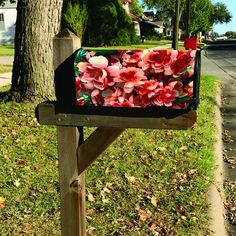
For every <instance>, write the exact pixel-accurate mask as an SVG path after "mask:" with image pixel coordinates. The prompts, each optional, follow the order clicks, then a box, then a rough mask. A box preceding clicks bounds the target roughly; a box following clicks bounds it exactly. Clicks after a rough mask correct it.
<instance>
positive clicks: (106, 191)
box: [103, 187, 111, 193]
mask: <svg viewBox="0 0 236 236" xmlns="http://www.w3.org/2000/svg"><path fill="white" fill-rule="evenodd" d="M103 191H104V192H105V193H111V190H110V189H109V188H107V187H104V188H103Z"/></svg>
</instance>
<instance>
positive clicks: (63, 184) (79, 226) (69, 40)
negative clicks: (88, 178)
mask: <svg viewBox="0 0 236 236" xmlns="http://www.w3.org/2000/svg"><path fill="white" fill-rule="evenodd" d="M80 47H81V42H80V39H79V38H78V37H77V36H76V35H74V34H73V33H71V32H70V31H69V30H67V29H65V30H63V31H62V32H61V33H59V34H58V35H57V36H56V37H55V38H54V40H53V51H54V68H55V69H56V68H57V67H58V66H59V65H60V64H61V63H62V62H63V61H64V60H65V59H66V58H67V57H69V56H70V55H71V54H73V53H74V51H75V50H76V49H78V48H80ZM65 79H66V78H65ZM82 132H83V129H80V132H79V129H78V128H77V127H73V126H71V127H67V126H57V141H58V156H59V181H60V194H61V196H60V198H61V222H62V223H61V224H62V226H61V227H62V231H61V232H62V235H63V236H74V235H76V236H77V235H78V236H84V235H85V234H86V231H85V181H84V180H85V176H84V175H85V174H84V172H82V173H81V174H80V175H79V176H78V163H77V148H78V146H79V143H82V142H83V140H81V138H83V134H82Z"/></svg>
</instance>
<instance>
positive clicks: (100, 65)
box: [77, 56, 120, 90]
mask: <svg viewBox="0 0 236 236" xmlns="http://www.w3.org/2000/svg"><path fill="white" fill-rule="evenodd" d="M77 67H78V68H79V70H80V72H81V75H80V80H81V82H82V83H83V84H84V87H85V88H86V89H87V90H94V89H99V90H104V89H105V88H106V87H107V86H111V85H113V84H114V81H113V77H115V76H118V75H119V70H120V68H119V65H116V64H114V65H112V66H108V60H107V59H106V58H105V57H104V56H94V57H90V58H89V60H88V62H80V63H78V65H77Z"/></svg>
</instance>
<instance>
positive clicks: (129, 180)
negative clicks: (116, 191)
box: [125, 173, 135, 183]
mask: <svg viewBox="0 0 236 236" xmlns="http://www.w3.org/2000/svg"><path fill="white" fill-rule="evenodd" d="M125 178H126V180H127V181H128V182H129V183H134V182H135V177H134V176H128V175H127V174H126V173H125Z"/></svg>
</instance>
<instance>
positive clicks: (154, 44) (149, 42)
mask: <svg viewBox="0 0 236 236" xmlns="http://www.w3.org/2000/svg"><path fill="white" fill-rule="evenodd" d="M166 44H171V41H170V40H161V41H154V40H145V42H144V43H141V44H138V45H127V46H108V47H86V46H85V47H84V48H85V49H90V50H92V49H110V50H115V49H121V48H122V49H123V50H125V49H146V48H154V47H157V46H160V47H161V46H164V45H166Z"/></svg>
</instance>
